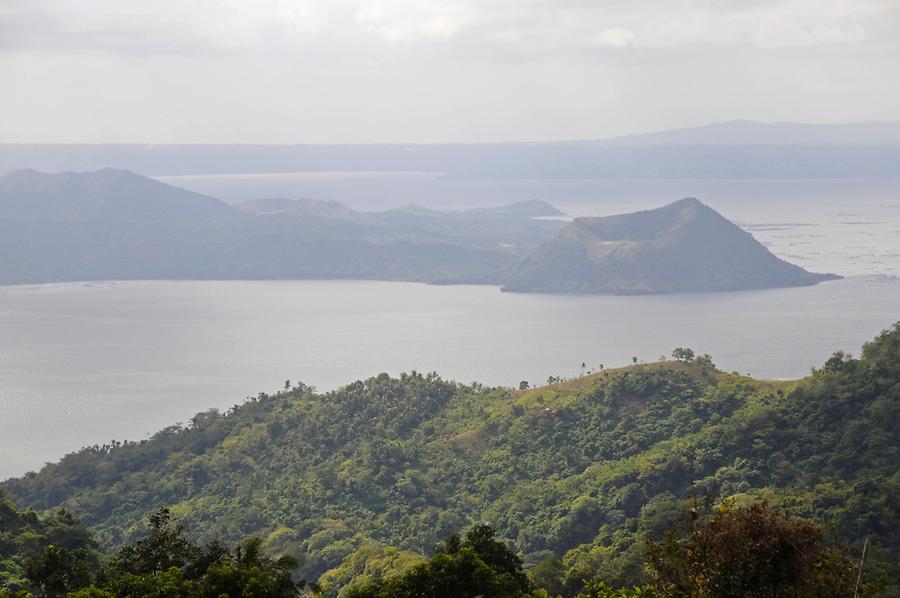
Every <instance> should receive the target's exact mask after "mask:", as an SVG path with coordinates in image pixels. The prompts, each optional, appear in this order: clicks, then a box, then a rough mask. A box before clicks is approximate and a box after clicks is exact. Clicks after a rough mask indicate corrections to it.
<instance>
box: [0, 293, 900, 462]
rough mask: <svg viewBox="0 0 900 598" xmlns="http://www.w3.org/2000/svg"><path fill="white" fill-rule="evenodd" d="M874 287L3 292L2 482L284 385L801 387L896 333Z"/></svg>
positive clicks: (897, 298) (890, 297)
mask: <svg viewBox="0 0 900 598" xmlns="http://www.w3.org/2000/svg"><path fill="white" fill-rule="evenodd" d="M878 280H879V279H877V277H872V276H867V277H854V278H849V279H846V280H840V281H835V282H828V283H824V284H821V285H818V286H815V287H804V288H795V289H776V290H766V291H752V292H739V293H721V294H708V295H667V296H643V297H615V296H573V297H564V296H551V295H518V294H508V293H501V292H500V291H499V290H498V289H497V288H496V287H490V286H429V285H423V284H410V283H391V282H368V281H299V282H165V281H161V282H122V283H93V284H74V283H73V284H60V285H36V286H18V287H0V330H2V331H3V334H2V335H0V478H2V477H4V476H8V475H16V474H21V473H23V472H24V471H26V470H27V469H31V468H36V467H39V466H40V465H41V464H42V463H43V462H45V461H49V460H55V459H57V458H58V457H59V456H61V455H62V454H64V453H65V452H67V451H70V450H74V449H77V448H79V447H81V446H83V445H86V444H92V443H96V442H103V441H105V440H109V439H112V438H118V439H122V438H130V439H139V438H142V437H145V436H146V435H147V434H148V433H150V432H152V431H155V430H158V429H160V428H162V427H164V426H166V425H169V424H171V423H174V422H177V421H186V420H187V419H188V418H189V417H190V416H191V415H193V414H194V413H196V412H198V411H201V410H204V409H207V408H210V407H217V408H220V409H224V408H227V407H229V406H231V405H233V404H235V403H238V402H240V401H242V400H243V398H244V397H246V396H248V395H252V394H256V393H257V392H259V391H261V390H274V389H277V388H279V387H280V386H281V385H282V384H283V381H284V380H285V379H291V380H295V381H296V380H302V381H304V382H306V383H307V384H312V385H315V386H318V387H319V388H323V389H328V388H334V387H336V386H338V385H340V384H343V383H347V382H350V381H353V380H355V379H358V378H361V377H366V376H370V375H373V374H377V373H379V372H382V371H387V372H390V373H394V374H396V373H399V372H402V371H407V370H412V369H416V370H420V371H432V370H435V371H438V372H440V373H441V374H442V375H443V376H445V377H447V378H454V379H457V380H460V381H466V382H470V381H474V380H478V381H481V382H484V383H487V384H503V385H513V384H517V383H518V382H519V380H529V381H531V382H532V383H534V382H540V381H541V380H546V378H547V376H549V375H563V376H572V375H577V374H578V373H579V371H580V366H581V363H582V362H586V363H587V364H589V365H591V366H596V365H597V364H600V363H603V364H605V365H606V366H614V365H622V364H625V363H627V362H629V361H630V359H631V356H632V355H634V356H637V357H638V358H639V359H642V360H648V361H649V360H653V359H656V358H657V357H658V356H659V355H660V354H665V353H668V352H669V351H670V350H671V349H672V348H673V347H675V346H689V347H692V348H694V349H695V350H697V351H699V352H701V353H703V352H707V353H710V354H712V355H713V357H714V359H715V361H716V363H717V364H718V365H719V366H720V367H722V368H723V369H726V370H734V369H740V371H741V372H742V373H748V372H749V373H752V374H753V375H756V376H761V377H773V378H778V377H797V376H802V375H803V374H805V373H806V372H808V371H809V368H810V367H811V366H814V365H818V364H821V363H822V362H823V361H824V360H825V359H826V358H827V357H828V355H830V353H831V352H832V351H834V350H838V349H842V350H848V351H851V352H854V353H856V352H858V349H859V346H860V344H861V343H862V342H864V341H866V340H868V339H870V338H871V337H872V336H874V335H875V334H876V333H878V332H879V331H880V330H882V329H883V328H885V327H887V326H888V325H890V324H891V323H892V322H893V321H895V320H897V319H900V281H898V280H893V279H884V280H882V281H880V282H879V281H878Z"/></svg>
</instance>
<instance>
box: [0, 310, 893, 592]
mask: <svg viewBox="0 0 900 598" xmlns="http://www.w3.org/2000/svg"><path fill="white" fill-rule="evenodd" d="M679 355H680V357H681V358H680V360H676V361H666V362H661V363H654V364H637V365H634V366H632V367H628V368H623V369H620V370H613V371H601V372H598V373H595V374H591V375H588V376H583V377H581V378H577V379H574V380H568V381H560V382H557V383H555V384H552V385H549V386H546V387H542V388H535V389H520V390H510V389H507V388H486V387H482V386H480V385H478V384H472V385H462V384H457V383H453V382H448V381H445V380H442V379H441V378H440V377H439V376H437V375H436V374H428V375H423V374H418V373H411V374H405V375H402V376H400V377H399V378H392V377H390V376H387V375H381V376H378V377H375V378H371V379H369V380H365V381H359V382H354V383H352V384H349V385H347V386H345V387H343V388H341V389H339V390H337V391H334V392H329V393H317V392H315V391H314V390H313V389H311V388H308V387H306V386H304V385H302V384H300V385H297V386H294V387H292V388H289V389H286V390H285V391H283V392H280V393H277V394H274V395H267V394H262V395H260V396H258V397H257V398H255V399H253V400H250V401H248V402H247V403H245V404H243V405H240V406H236V407H234V408H232V409H231V410H229V411H228V412H227V413H225V414H220V413H216V412H207V413H201V414H198V415H197V416H196V417H195V418H193V420H192V421H191V422H190V424H189V425H188V426H186V427H172V428H168V429H165V430H162V431H160V432H159V433H157V434H156V435H155V436H154V437H153V438H152V439H150V440H148V441H143V442H139V443H112V444H110V445H107V446H97V447H91V448H87V449H84V450H82V451H80V452H77V453H73V454H71V455H68V456H66V457H65V458H63V459H62V460H61V461H60V462H59V463H57V464H51V465H48V466H46V467H45V468H44V469H42V470H41V471H40V472H38V473H32V474H28V475H27V476H25V477H23V478H19V479H13V480H8V481H7V482H5V483H4V484H3V489H4V490H5V491H6V492H8V493H9V494H10V495H11V496H12V498H13V499H14V500H15V501H16V502H17V503H18V504H21V505H31V506H33V507H34V508H35V509H38V510H41V511H55V510H58V509H60V508H64V509H66V510H67V511H71V512H74V513H77V514H78V516H79V517H80V518H81V521H82V522H83V523H84V524H85V525H86V526H87V527H88V528H90V530H91V531H92V532H93V534H94V536H95V538H96V540H97V542H98V543H99V544H100V545H101V546H102V547H104V548H105V549H107V550H117V549H120V548H121V547H123V546H125V545H128V544H130V543H133V542H135V541H136V540H138V539H140V538H141V537H143V535H144V534H145V519H146V516H147V514H148V513H151V512H153V511H154V510H155V509H157V508H158V507H159V506H161V505H164V506H168V507H169V508H170V509H171V512H172V514H173V515H175V516H177V517H179V518H180V520H181V523H182V525H183V526H184V529H185V530H186V534H187V535H188V536H189V537H190V538H191V541H193V542H196V543H197V544H198V545H206V544H208V543H210V542H213V541H221V542H224V543H225V544H226V545H228V546H234V545H238V544H239V543H240V542H242V541H244V540H245V539H246V538H247V537H250V536H254V535H255V536H259V537H260V538H261V540H262V542H261V545H260V546H261V548H263V549H264V550H266V551H268V552H269V553H271V554H294V555H296V556H298V557H299V559H300V563H299V565H300V566H299V568H298V569H297V571H296V575H297V576H298V578H303V579H318V580H319V583H320V585H321V586H322V588H323V590H324V591H325V592H326V594H328V595H335V594H337V593H338V592H343V593H347V592H350V591H354V589H355V588H356V589H358V588H363V587H366V584H370V583H377V581H378V580H379V579H381V578H383V577H385V576H387V575H390V574H396V573H397V572H401V571H408V570H411V569H413V568H415V567H416V566H418V564H419V563H421V562H422V558H423V555H424V556H428V555H431V554H433V549H434V546H435V545H437V544H438V543H439V542H440V541H441V540H442V539H444V538H447V537H448V536H450V535H451V534H453V533H456V532H458V531H459V530H461V529H464V528H466V527H468V526H469V525H471V524H472V523H477V522H489V523H490V525H491V526H492V528H493V529H494V530H496V534H497V537H498V538H499V539H501V540H502V541H503V542H504V543H508V545H509V546H510V547H511V549H512V550H513V551H514V552H515V554H517V555H518V558H521V559H522V562H523V566H524V567H525V568H526V569H530V570H533V569H535V568H537V567H542V568H543V569H544V570H547V569H551V570H553V571H555V573H554V576H555V579H557V580H559V584H560V586H561V587H562V588H564V589H565V588H569V589H571V588H576V587H577V588H581V587H583V586H584V582H585V580H593V579H600V580H603V581H604V582H605V583H607V584H609V585H611V586H616V587H628V586H636V585H641V584H644V583H646V582H647V581H648V578H647V575H648V572H647V568H646V567H645V555H646V552H647V546H648V543H651V544H652V542H654V541H659V540H660V539H661V538H663V537H664V535H665V530H667V529H670V528H672V527H673V526H674V525H676V524H677V523H678V522H679V521H681V520H682V519H683V516H684V513H685V508H686V504H688V503H690V501H692V500H698V499H701V498H705V497H708V498H709V499H710V500H711V501H712V502H713V503H718V502H719V501H721V500H723V499H729V500H730V501H732V503H733V504H734V505H736V506H738V507H743V506H748V505H751V504H753V503H755V502H756V501H758V500H759V499H766V500H767V501H768V503H769V504H771V505H773V506H775V507H777V508H778V509H782V508H784V509H787V510H788V511H789V512H790V513H791V514H793V515H795V516H802V517H805V518H807V519H810V520H812V521H815V522H820V523H825V524H828V525H829V526H830V530H831V531H832V532H833V533H835V534H836V535H837V536H839V537H841V538H844V539H845V540H846V541H847V543H848V545H847V547H846V548H847V549H848V550H850V551H852V552H853V553H854V554H855V553H856V552H857V551H858V550H860V549H861V546H862V541H863V539H864V538H865V537H869V538H870V563H871V567H872V570H873V571H878V572H879V574H880V575H883V576H884V578H885V588H884V594H885V595H898V592H900V589H898V585H900V570H898V567H897V563H898V562H900V531H898V530H900V504H898V502H900V471H898V466H897V465H898V463H900V455H898V451H900V448H898V447H900V433H898V430H897V426H896V422H897V421H900V417H898V416H900V326H897V325H895V326H894V327H893V328H892V329H891V330H889V331H886V332H885V333H883V334H882V335H880V336H879V337H878V338H876V339H875V340H873V341H872V342H870V343H868V344H867V345H866V346H865V347H864V348H863V351H862V355H861V357H860V358H858V359H855V358H851V357H850V356H848V355H844V354H842V353H837V354H835V355H834V356H833V357H832V358H831V359H829V360H828V361H827V362H826V363H825V364H824V365H823V366H822V367H821V368H820V369H817V370H815V371H814V372H813V373H812V375H810V376H809V377H807V378H805V379H803V380H800V381H793V382H773V381H760V380H754V379H751V378H749V377H745V376H741V375H738V374H736V373H734V374H728V373H724V372H720V371H718V370H716V369H715V368H714V367H713V365H712V363H711V361H710V360H709V359H708V358H707V357H706V356H704V357H702V358H699V359H698V358H696V357H693V356H692V355H691V356H689V357H686V355H688V354H687V353H686V351H684V350H682V351H681V352H679ZM569 589H566V591H567V592H568V591H569ZM567 595H574V594H572V593H570V594H567Z"/></svg>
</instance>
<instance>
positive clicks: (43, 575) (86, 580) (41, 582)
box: [25, 544, 96, 597]
mask: <svg viewBox="0 0 900 598" xmlns="http://www.w3.org/2000/svg"><path fill="white" fill-rule="evenodd" d="M95 571H96V566H95V565H94V563H92V562H91V561H90V560H89V558H88V554H87V551H86V550H84V549H83V548H79V549H76V550H66V549H65V548H62V547H60V546H56V545H53V544H51V545H49V546H47V547H46V548H44V550H42V551H41V552H39V553H37V554H35V555H32V556H31V557H30V558H29V559H28V560H27V561H26V562H25V577H26V578H27V579H28V581H29V583H30V584H31V585H32V586H33V587H34V588H35V589H37V590H39V591H40V593H41V594H42V595H44V596H47V597H54V596H65V595H66V594H68V593H69V592H73V591H75V590H78V589H80V588H83V587H85V586H87V585H89V584H90V583H91V578H92V577H93V575H94V573H95Z"/></svg>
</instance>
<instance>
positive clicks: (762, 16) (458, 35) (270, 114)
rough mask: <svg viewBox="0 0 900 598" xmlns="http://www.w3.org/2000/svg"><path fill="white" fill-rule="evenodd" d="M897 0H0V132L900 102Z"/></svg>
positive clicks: (391, 136)
mask: <svg viewBox="0 0 900 598" xmlns="http://www.w3.org/2000/svg"><path fill="white" fill-rule="evenodd" d="M898 65H900V0H760V1H753V0H695V1H688V0H657V1H649V0H627V1H620V0H419V1H414V0H369V1H353V0H243V1H239V0H156V1H150V0H0V142H26V143H101V142H131V143H368V142H408V143H421V142H460V141H471V142H477V141H548V140H566V139H594V138H602V137H609V136H615V135H623V134H628V133H640V132H649V131H656V130H665V129H672V128H679V127H685V126H696V125H700V124H704V123H708V122H716V121H725V120H732V119H751V120H759V121H765V122H771V121H799V122H858V121H882V120H900V66H898Z"/></svg>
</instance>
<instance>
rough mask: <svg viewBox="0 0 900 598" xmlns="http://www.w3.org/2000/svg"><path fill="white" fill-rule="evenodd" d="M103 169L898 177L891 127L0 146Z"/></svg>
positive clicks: (897, 135)
mask: <svg viewBox="0 0 900 598" xmlns="http://www.w3.org/2000/svg"><path fill="white" fill-rule="evenodd" d="M106 166H112V167H115V168H120V169H130V170H134V171H137V172H141V173H144V174H147V175H149V176H175V175H202V174H248V173H288V172H336V171H337V172H350V171H373V172H387V171H391V172H396V171H412V172H433V173H444V175H445V176H447V177H449V178H455V179H528V178H538V179H540V178H562V179H589V178H600V179H622V178H674V179H685V178H864V177H876V178H900V123H897V122H880V123H845V124H808V123H758V122H752V121H729V122H724V123H713V124H710V125H704V126H700V127H688V128H684V129H676V130H671V131H661V132H657V133H648V134H641V135H628V136H624V137H616V138H608V139H587V140H573V141H554V142H536V143H447V144H403V143H396V144H391V143H381V144H356V145H352V144H348V145H321V144H320V145H312V144H309V145H303V144H299V145H216V144H168V145H167V144H159V145H154V144H149V145H148V144H81V145H79V144H0V173H4V172H7V171H11V170H15V169H21V168H34V169H38V170H42V171H50V172H61V171H67V170H75V171H85V170H96V169H99V168H103V167H106Z"/></svg>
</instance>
